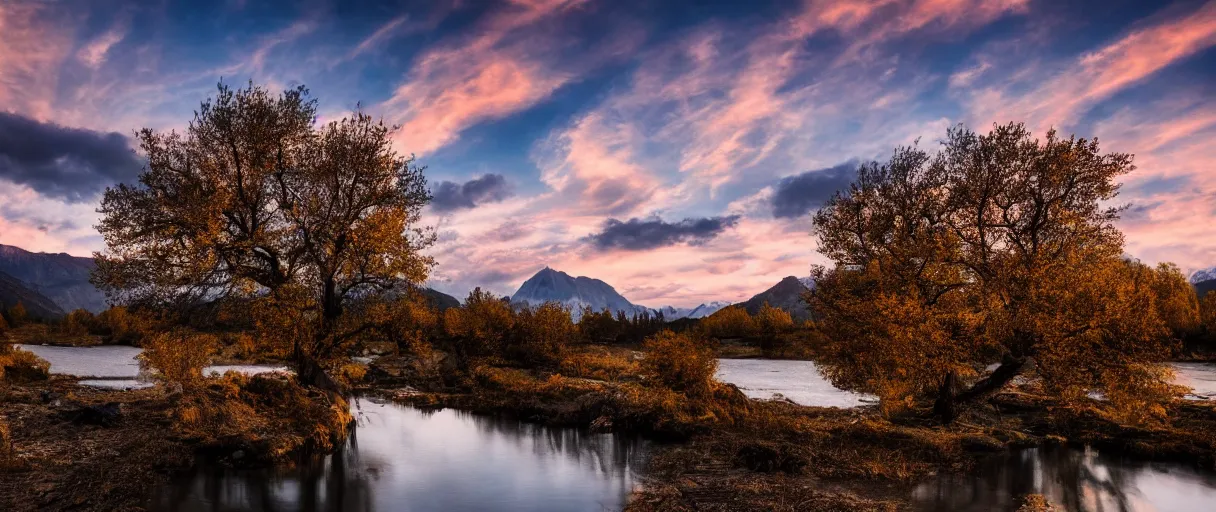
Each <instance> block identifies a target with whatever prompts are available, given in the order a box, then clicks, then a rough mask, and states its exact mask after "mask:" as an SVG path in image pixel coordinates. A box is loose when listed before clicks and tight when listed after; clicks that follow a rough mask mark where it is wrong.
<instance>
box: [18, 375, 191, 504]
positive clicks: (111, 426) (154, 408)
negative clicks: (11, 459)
mask: <svg viewBox="0 0 1216 512" xmlns="http://www.w3.org/2000/svg"><path fill="white" fill-rule="evenodd" d="M3 393H4V394H5V396H4V397H3V400H0V416H2V417H3V419H4V421H5V422H7V423H8V425H9V430H10V437H11V440H12V443H13V448H14V452H15V456H16V457H17V460H18V461H19V462H18V464H19V465H18V466H17V467H11V468H6V470H5V471H3V472H0V510H13V511H20V510H98V511H101V510H141V509H142V507H143V505H144V502H145V501H146V499H147V492H148V489H149V488H151V487H153V486H155V485H158V484H161V483H163V482H164V481H165V480H166V479H167V478H168V475H169V474H170V473H171V472H172V471H174V470H177V469H181V468H186V467H189V466H190V465H191V464H192V463H193V461H194V449H193V447H192V446H190V445H189V444H188V443H186V442H184V441H183V440H182V439H180V438H179V437H178V436H177V435H175V433H174V431H173V428H172V424H171V421H170V419H169V415H168V411H169V409H170V406H169V403H168V401H167V400H165V397H164V393H163V392H162V391H160V390H158V389H145V390H135V391H111V390H98V389H91V388H86V387H82V386H79V385H78V384H77V383H76V379H74V378H67V377H59V376H55V377H51V379H50V380H47V381H41V382H33V383H29V384H21V385H13V386H10V387H8V388H7V389H6V390H5V391H3ZM107 404H110V405H112V406H113V410H115V411H119V412H118V414H119V415H120V418H119V419H117V420H116V421H113V422H110V421H108V420H105V419H103V418H81V417H79V414H80V412H79V411H81V410H82V409H87V408H90V407H94V408H96V407H101V406H106V405H107ZM101 423H105V424H101Z"/></svg>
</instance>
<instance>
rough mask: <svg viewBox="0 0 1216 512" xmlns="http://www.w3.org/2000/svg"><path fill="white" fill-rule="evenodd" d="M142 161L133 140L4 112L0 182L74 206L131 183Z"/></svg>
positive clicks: (1, 114)
mask: <svg viewBox="0 0 1216 512" xmlns="http://www.w3.org/2000/svg"><path fill="white" fill-rule="evenodd" d="M141 166H142V165H141V163H140V161H139V159H138V158H136V157H135V154H134V153H132V151H131V148H130V147H129V146H128V145H127V138H126V137H124V136H122V135H121V134H119V133H113V132H111V133H101V132H95V131H92V130H84V129H79V128H68V127H64V126H59V125H56V124H51V123H40V122H38V121H35V120H33V119H29V118H26V117H22V116H19V115H15V114H8V113H4V112H0V178H3V179H6V180H8V181H11V182H13V183H17V184H21V185H25V186H28V187H30V188H32V189H34V190H35V191H37V192H39V193H41V194H43V195H46V196H49V197H55V198H60V199H63V200H66V201H69V202H81V201H88V200H91V199H93V198H94V197H95V196H96V195H97V193H98V192H100V191H102V190H104V189H105V187H106V186H109V185H113V184H115V183H118V182H124V181H131V180H133V179H134V178H135V177H136V176H137V175H138V173H139V170H140V168H141Z"/></svg>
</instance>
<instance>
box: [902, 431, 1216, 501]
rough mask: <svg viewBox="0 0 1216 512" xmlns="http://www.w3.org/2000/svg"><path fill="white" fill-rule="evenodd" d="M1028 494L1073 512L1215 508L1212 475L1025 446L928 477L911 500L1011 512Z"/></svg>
mask: <svg viewBox="0 0 1216 512" xmlns="http://www.w3.org/2000/svg"><path fill="white" fill-rule="evenodd" d="M1026 494H1042V495H1044V496H1045V497H1047V499H1048V500H1049V501H1051V503H1052V504H1054V505H1055V506H1057V507H1060V508H1061V509H1062V510H1068V511H1078V512H1080V511H1087V512H1088V511H1093V512H1098V511H1130V512H1150V511H1160V512H1189V511H1194V512H1200V511H1209V512H1210V511H1212V510H1216V474H1214V473H1211V472H1200V471H1196V470H1195V469H1194V468H1191V467H1187V466H1185V465H1181V464H1175V463H1156V462H1144V461H1135V460H1126V459H1122V458H1119V457H1115V456H1110V455H1106V454H1100V453H1098V452H1097V451H1095V450H1092V449H1090V450H1081V449H1076V448H1065V447H1043V448H1029V449H1025V450H1020V451H1017V452H1013V453H1009V454H1004V455H999V456H994V457H992V458H991V459H989V460H987V461H984V462H982V463H981V464H980V465H979V467H977V468H976V469H975V470H974V471H970V472H968V473H966V474H947V475H941V476H938V477H935V478H932V479H930V480H929V481H927V482H924V483H922V484H921V485H920V486H918V487H917V488H916V490H915V491H913V493H912V499H913V505H914V506H913V508H914V509H916V510H922V511H933V512H938V511H941V512H946V511H958V512H981V511H983V512H987V511H1013V510H1016V509H1017V508H1018V500H1019V499H1020V497H1021V496H1024V495H1026Z"/></svg>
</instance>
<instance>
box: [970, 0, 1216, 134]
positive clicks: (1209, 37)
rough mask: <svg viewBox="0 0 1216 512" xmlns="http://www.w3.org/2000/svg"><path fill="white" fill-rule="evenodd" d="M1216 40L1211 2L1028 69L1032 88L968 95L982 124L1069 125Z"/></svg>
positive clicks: (1214, 7) (995, 88) (1215, 17)
mask: <svg viewBox="0 0 1216 512" xmlns="http://www.w3.org/2000/svg"><path fill="white" fill-rule="evenodd" d="M1214 44H1216V3H1213V2H1208V3H1207V4H1206V5H1204V6H1202V7H1200V8H1199V9H1197V10H1195V11H1194V12H1192V13H1190V14H1188V15H1185V16H1180V17H1177V18H1174V19H1170V20H1166V21H1164V22H1160V23H1157V24H1154V25H1149V26H1146V27H1142V28H1139V29H1137V30H1134V31H1131V32H1129V33H1127V34H1125V35H1124V36H1123V37H1121V38H1119V39H1118V40H1116V41H1114V42H1112V43H1110V44H1107V45H1106V46H1103V47H1101V48H1098V49H1097V50H1095V51H1093V52H1090V53H1087V54H1085V55H1082V56H1080V57H1078V58H1077V59H1075V60H1073V61H1071V62H1067V63H1062V64H1061V65H1060V66H1058V67H1055V68H1053V69H1052V70H1051V71H1049V72H1048V73H1047V74H1046V75H1045V76H1044V74H1043V73H1034V72H1025V73H1022V74H1021V75H1022V76H1021V77H1020V78H1023V79H1024V80H1026V81H1028V82H1029V83H1030V84H1032V85H1033V86H1032V87H1031V90H1029V91H1027V92H1011V91H1012V90H1013V89H1012V88H1010V87H1003V86H989V87H986V88H981V89H978V90H975V91H968V92H966V93H965V96H967V97H968V98H969V101H968V103H969V105H970V110H971V112H972V117H973V119H974V121H975V123H974V125H976V126H989V125H991V124H992V123H994V122H995V123H1002V122H1007V121H1009V120H1024V121H1026V122H1027V124H1028V125H1029V126H1031V127H1033V128H1035V129H1036V130H1044V129H1046V128H1047V127H1049V126H1053V125H1054V126H1068V123H1072V122H1075V121H1076V120H1077V119H1078V117H1079V116H1080V115H1081V114H1083V113H1084V112H1085V111H1086V110H1087V109H1088V108H1090V107H1092V106H1093V105H1094V104H1096V103H1097V102H1099V101H1101V100H1104V99H1106V98H1109V97H1111V96H1112V95H1113V94H1114V93H1115V92H1117V91H1120V90H1122V89H1125V88H1127V87H1128V86H1131V85H1134V84H1136V83H1138V82H1140V81H1141V80H1144V79H1145V78H1147V77H1149V76H1151V75H1153V74H1154V73H1156V72H1158V71H1160V70H1162V69H1164V68H1166V67H1167V66H1169V65H1171V64H1174V63H1175V62H1178V61H1181V60H1183V59H1186V58H1187V57H1190V56H1192V55H1194V54H1195V53H1197V52H1199V51H1200V50H1203V49H1206V48H1209V47H1211V46H1212V45H1214ZM1034 84H1037V85H1034ZM1017 85H1024V84H1017Z"/></svg>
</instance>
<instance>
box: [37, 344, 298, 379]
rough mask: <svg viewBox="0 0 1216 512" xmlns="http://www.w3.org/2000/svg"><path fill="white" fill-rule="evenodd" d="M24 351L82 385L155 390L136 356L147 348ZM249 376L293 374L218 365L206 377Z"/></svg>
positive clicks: (42, 347) (272, 368)
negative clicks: (225, 373) (276, 373)
mask: <svg viewBox="0 0 1216 512" xmlns="http://www.w3.org/2000/svg"><path fill="white" fill-rule="evenodd" d="M17 346H18V347H20V348H21V349H22V350H28V351H30V352H33V353H34V355H37V356H38V357H41V358H43V359H46V361H47V362H48V363H51V373H53V374H57V375H72V376H76V377H83V379H82V380H81V381H80V385H82V386H89V387H94V388H102V389H139V388H146V387H151V386H152V385H153V382H152V379H151V378H150V376H149V375H147V374H146V373H143V372H141V370H140V367H139V360H138V359H136V356H138V355H139V354H140V352H143V349H140V348H136V347H127V346H122V345H100V346H95V347H54V346H50V345H17ZM230 370H231V371H236V372H239V373H245V374H249V375H253V374H257V373H264V372H274V371H289V370H288V369H287V367H285V366H270V365H216V366H208V367H206V368H203V375H213V374H219V375H222V374H223V373H224V372H227V371H230Z"/></svg>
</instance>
